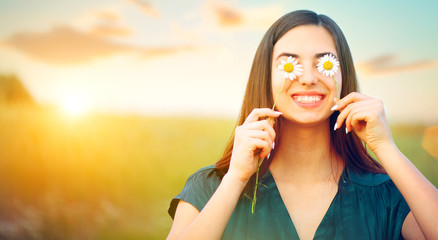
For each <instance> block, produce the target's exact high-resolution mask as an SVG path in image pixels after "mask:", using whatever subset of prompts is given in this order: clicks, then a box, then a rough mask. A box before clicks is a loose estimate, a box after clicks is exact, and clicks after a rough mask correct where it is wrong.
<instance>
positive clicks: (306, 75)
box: [298, 63, 318, 85]
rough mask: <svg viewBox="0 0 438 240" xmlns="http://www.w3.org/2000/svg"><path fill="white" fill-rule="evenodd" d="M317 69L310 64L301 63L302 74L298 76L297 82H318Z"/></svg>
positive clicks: (306, 83) (304, 83)
mask: <svg viewBox="0 0 438 240" xmlns="http://www.w3.org/2000/svg"><path fill="white" fill-rule="evenodd" d="M317 71H318V70H317V69H316V67H315V66H313V65H312V64H311V63H310V64H303V75H301V76H299V77H298V82H299V83H301V84H303V85H312V84H316V83H317V82H318V78H317Z"/></svg>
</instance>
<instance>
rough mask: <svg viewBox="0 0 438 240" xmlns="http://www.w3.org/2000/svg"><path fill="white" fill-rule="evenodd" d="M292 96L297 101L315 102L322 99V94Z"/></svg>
mask: <svg viewBox="0 0 438 240" xmlns="http://www.w3.org/2000/svg"><path fill="white" fill-rule="evenodd" d="M292 98H293V99H294V100H295V101H297V102H299V103H317V102H320V101H321V100H323V99H324V96H323V95H294V96H292Z"/></svg>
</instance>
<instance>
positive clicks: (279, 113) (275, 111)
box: [275, 111, 283, 115]
mask: <svg viewBox="0 0 438 240" xmlns="http://www.w3.org/2000/svg"><path fill="white" fill-rule="evenodd" d="M275 113H276V114H279V115H281V114H283V113H282V112H278V111H275Z"/></svg>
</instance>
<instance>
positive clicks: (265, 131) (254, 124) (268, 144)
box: [227, 108, 282, 183]
mask: <svg viewBox="0 0 438 240" xmlns="http://www.w3.org/2000/svg"><path fill="white" fill-rule="evenodd" d="M281 114H282V113H280V112H276V111H273V110H271V109H269V108H256V109H254V110H253V111H252V112H251V113H250V114H249V115H248V117H247V118H246V120H245V122H244V123H243V124H242V125H240V126H238V127H237V128H236V130H235V134H234V146H233V152H232V155H231V161H230V168H229V169H228V173H227V174H230V175H234V176H236V177H237V178H239V180H240V181H242V182H245V183H246V182H248V180H249V178H250V177H251V176H252V175H253V174H254V173H255V172H256V171H257V166H258V162H259V159H263V158H265V157H267V156H268V155H269V153H270V152H271V150H272V143H273V142H274V140H275V131H274V128H273V125H274V120H273V119H275V118H278V117H279V116H281ZM261 119H262V120H261Z"/></svg>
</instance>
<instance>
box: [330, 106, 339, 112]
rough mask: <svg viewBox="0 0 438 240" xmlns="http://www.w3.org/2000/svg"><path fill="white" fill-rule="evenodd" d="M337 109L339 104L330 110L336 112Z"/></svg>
mask: <svg viewBox="0 0 438 240" xmlns="http://www.w3.org/2000/svg"><path fill="white" fill-rule="evenodd" d="M336 108H338V105H337V104H336V105H334V106H333V107H332V108H330V110H332V111H334V110H336Z"/></svg>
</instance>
